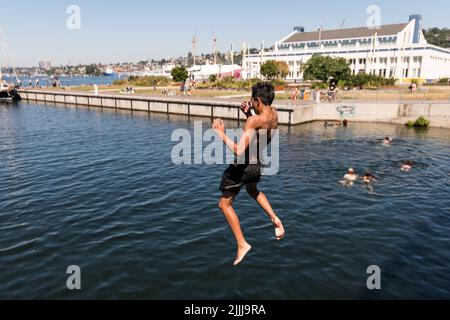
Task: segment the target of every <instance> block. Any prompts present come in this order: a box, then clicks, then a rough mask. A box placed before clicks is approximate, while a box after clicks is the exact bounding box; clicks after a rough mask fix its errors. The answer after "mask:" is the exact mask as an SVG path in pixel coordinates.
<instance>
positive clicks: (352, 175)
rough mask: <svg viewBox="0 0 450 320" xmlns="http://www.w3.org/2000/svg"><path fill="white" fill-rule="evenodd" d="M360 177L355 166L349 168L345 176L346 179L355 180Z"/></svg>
mask: <svg viewBox="0 0 450 320" xmlns="http://www.w3.org/2000/svg"><path fill="white" fill-rule="evenodd" d="M356 179H358V175H357V174H356V173H355V170H354V169H353V168H350V169H348V172H347V174H346V175H345V176H344V180H345V181H349V182H354V181H356Z"/></svg>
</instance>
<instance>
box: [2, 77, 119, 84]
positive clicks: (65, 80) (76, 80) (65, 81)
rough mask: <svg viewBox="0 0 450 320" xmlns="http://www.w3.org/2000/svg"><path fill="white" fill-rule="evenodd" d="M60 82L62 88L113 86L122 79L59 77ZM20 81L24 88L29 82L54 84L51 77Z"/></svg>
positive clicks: (11, 79) (23, 78) (6, 79)
mask: <svg viewBox="0 0 450 320" xmlns="http://www.w3.org/2000/svg"><path fill="white" fill-rule="evenodd" d="M58 79H59V82H60V83H61V86H63V87H66V86H91V85H94V84H96V85H111V84H112V83H113V81H114V80H118V79H121V77H120V76H118V75H113V76H108V77H106V76H99V77H94V76H92V77H79V76H74V77H68V76H63V77H58ZM3 80H5V81H6V82H8V83H14V84H17V80H16V79H15V78H11V77H5V76H4V77H3ZM19 80H20V81H21V82H22V86H23V87H28V82H29V81H30V80H31V82H32V85H33V86H34V85H35V81H36V80H39V85H40V86H44V87H51V86H52V84H53V79H50V78H49V77H44V76H33V77H19Z"/></svg>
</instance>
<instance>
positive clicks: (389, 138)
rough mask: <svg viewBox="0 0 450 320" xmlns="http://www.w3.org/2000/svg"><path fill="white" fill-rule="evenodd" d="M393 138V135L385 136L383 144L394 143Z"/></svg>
mask: <svg viewBox="0 0 450 320" xmlns="http://www.w3.org/2000/svg"><path fill="white" fill-rule="evenodd" d="M392 141H393V140H392V138H391V137H386V138H384V140H383V144H384V145H390V144H391V143H392Z"/></svg>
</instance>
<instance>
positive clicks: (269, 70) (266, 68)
mask: <svg viewBox="0 0 450 320" xmlns="http://www.w3.org/2000/svg"><path fill="white" fill-rule="evenodd" d="M261 74H262V75H263V76H264V77H266V78H267V79H270V80H273V79H275V78H277V77H278V75H279V70H278V64H277V62H276V61H275V60H269V61H266V62H264V63H263V64H262V65H261Z"/></svg>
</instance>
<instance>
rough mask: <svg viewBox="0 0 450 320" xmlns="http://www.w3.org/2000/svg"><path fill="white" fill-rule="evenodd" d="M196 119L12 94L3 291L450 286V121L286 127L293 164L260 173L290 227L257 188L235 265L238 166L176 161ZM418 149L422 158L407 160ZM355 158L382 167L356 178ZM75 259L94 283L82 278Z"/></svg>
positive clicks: (185, 292) (127, 294) (394, 294)
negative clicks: (370, 178)
mask: <svg viewBox="0 0 450 320" xmlns="http://www.w3.org/2000/svg"><path fill="white" fill-rule="evenodd" d="M192 120H193V119H191V120H188V119H187V118H184V117H177V116H167V115H156V114H151V115H148V114H145V113H142V114H141V113H134V114H131V113H130V112H118V113H117V112H115V111H106V110H103V111H102V110H98V109H87V108H75V107H64V106H55V105H35V104H29V103H27V102H23V103H20V104H18V105H17V106H8V105H0V182H1V183H0V299H10V298H14V299H18V298H19V299H36V298H50V299H79V298H83V299H84V298H89V299H111V298H120V299H131V298H134V299H361V298H363V299H406V298H438V299H442V298H446V299H449V298H450V252H449V249H450V198H449V168H450V152H449V150H450V148H449V145H450V130H445V129H429V130H428V131H415V130H413V129H407V128H405V127H403V126H399V125H388V124H374V123H371V124H370V123H368V124H350V126H349V127H348V128H326V129H325V128H324V127H323V126H322V125H321V124H320V123H312V124H306V125H301V126H296V127H293V128H291V129H288V128H282V129H281V133H280V144H281V159H280V161H281V163H280V173H279V174H278V175H276V176H274V177H265V178H264V179H263V181H262V182H261V184H260V187H261V189H262V190H263V191H265V193H266V194H267V196H268V197H269V199H270V200H271V202H272V205H273V207H274V208H275V210H276V211H277V213H278V214H279V215H280V217H281V218H282V219H283V221H284V224H285V227H286V230H287V236H286V238H285V239H284V240H282V241H281V242H277V241H275V240H274V237H273V227H272V225H271V224H270V223H269V221H268V219H267V218H266V216H265V215H264V213H263V212H262V211H261V210H260V209H259V208H258V207H256V206H255V204H254V202H253V200H251V199H250V198H249V197H248V196H247V195H246V194H245V193H244V192H243V193H241V195H240V196H239V197H238V199H237V200H236V203H235V208H236V210H237V213H238V215H239V216H240V218H241V222H242V226H243V229H244V231H245V233H246V236H247V238H248V241H249V242H250V243H251V244H252V245H253V251H252V252H251V253H250V254H249V255H248V257H247V258H246V260H245V261H244V263H243V264H242V265H240V266H239V267H236V268H233V267H232V262H233V259H234V257H235V242H234V239H233V237H232V234H231V232H230V230H229V227H228V225H227V224H226V222H225V219H224V217H223V216H222V215H221V213H220V212H219V210H218V208H217V202H218V199H219V196H220V191H219V190H218V185H219V182H220V177H221V174H222V171H223V170H224V169H225V166H220V165H219V166H207V165H203V166H176V165H174V164H172V163H171V158H170V154H171V148H172V147H173V146H174V143H172V142H171V139H170V138H171V134H172V131H173V130H175V129H178V128H186V129H188V130H193V123H192ZM204 121H205V127H206V126H207V125H208V123H209V120H207V119H206V120H204ZM229 125H236V123H233V122H231V123H229ZM386 135H390V136H392V137H394V139H395V141H394V144H393V145H392V146H390V147H384V146H382V145H381V142H380V141H381V140H380V139H382V138H383V137H384V136H386ZM404 159H412V160H414V161H416V162H417V163H418V165H417V166H416V167H415V168H414V169H413V170H412V171H411V172H409V173H406V172H402V171H400V167H399V162H400V161H401V160H404ZM350 166H352V167H354V168H356V169H357V170H358V171H360V172H362V171H364V170H370V171H371V172H372V173H374V174H375V175H376V176H378V178H379V180H378V182H376V183H375V184H374V185H373V186H372V188H368V187H367V186H365V185H363V184H361V183H356V184H355V185H354V186H353V187H345V186H342V185H341V184H340V183H339V181H340V179H341V177H342V176H343V175H344V173H345V171H346V170H347V168H348V167H350ZM70 265H78V266H80V268H81V271H82V274H81V279H82V280H81V285H82V290H81V291H69V290H68V289H67V288H66V280H67V277H68V276H69V275H68V274H66V270H67V267H68V266H70ZM371 265H378V266H379V267H380V268H381V272H382V273H381V285H382V289H381V290H380V291H369V290H368V289H367V287H366V281H367V278H368V277H369V275H368V274H366V270H367V267H368V266H371Z"/></svg>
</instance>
